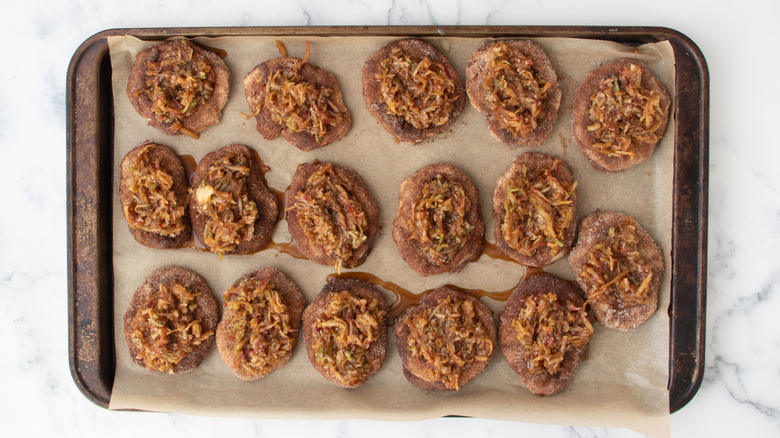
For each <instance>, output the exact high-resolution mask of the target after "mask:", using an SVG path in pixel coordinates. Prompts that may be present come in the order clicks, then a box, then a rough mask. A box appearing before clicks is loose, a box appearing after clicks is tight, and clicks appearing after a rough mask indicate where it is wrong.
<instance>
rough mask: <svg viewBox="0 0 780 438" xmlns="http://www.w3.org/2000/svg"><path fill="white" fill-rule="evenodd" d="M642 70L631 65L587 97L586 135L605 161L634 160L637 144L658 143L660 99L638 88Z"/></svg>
mask: <svg viewBox="0 0 780 438" xmlns="http://www.w3.org/2000/svg"><path fill="white" fill-rule="evenodd" d="M641 82H642V69H641V68H640V67H639V66H637V65H635V64H630V65H628V66H626V67H623V68H622V69H621V70H620V72H619V74H618V75H617V76H610V77H608V78H605V79H603V80H602V81H601V83H600V84H599V89H598V90H597V91H596V92H595V93H594V94H593V95H592V96H591V97H590V102H591V103H590V108H589V111H588V122H589V123H590V124H589V125H588V127H587V130H588V132H590V134H591V136H593V139H594V141H595V144H594V147H595V148H596V150H597V151H599V152H600V153H601V154H604V155H606V156H608V157H628V158H630V157H633V156H634V151H635V149H636V145H637V144H646V143H652V144H655V143H656V142H657V141H658V140H659V134H660V133H658V132H657V131H658V129H659V128H660V127H661V125H662V124H663V120H664V110H663V109H662V108H661V96H660V95H659V94H658V93H657V92H655V91H649V90H645V89H644V88H642V86H641Z"/></svg>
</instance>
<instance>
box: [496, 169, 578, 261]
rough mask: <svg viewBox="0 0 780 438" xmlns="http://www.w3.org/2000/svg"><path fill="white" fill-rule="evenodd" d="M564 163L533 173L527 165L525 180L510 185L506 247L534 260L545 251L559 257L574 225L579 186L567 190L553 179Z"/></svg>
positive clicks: (511, 180) (506, 203) (520, 178)
mask: <svg viewBox="0 0 780 438" xmlns="http://www.w3.org/2000/svg"><path fill="white" fill-rule="evenodd" d="M561 163H562V161H561V160H555V162H554V163H553V165H552V166H551V167H550V168H544V167H539V168H537V169H535V170H532V171H529V170H528V169H527V168H526V166H525V165H523V174H522V176H518V177H517V178H508V179H507V181H506V191H507V196H506V200H505V201H504V213H505V214H504V222H503V223H502V224H501V232H502V234H503V237H504V240H505V241H506V243H507V244H508V245H509V246H510V247H511V248H512V249H514V250H516V251H518V252H520V253H521V254H523V255H525V256H528V257H533V256H534V254H536V252H537V251H539V250H540V248H545V247H546V248H547V249H548V251H549V253H550V255H551V256H554V255H556V254H558V252H559V251H561V248H562V247H563V240H564V235H565V233H566V230H567V229H568V228H569V227H571V226H572V225H573V222H574V208H573V202H574V196H575V194H576V190H577V182H576V181H575V182H574V183H573V184H571V185H570V186H566V185H564V183H562V182H561V181H559V180H558V179H557V178H556V177H555V176H553V172H555V170H556V168H557V166H559V165H560V164H561Z"/></svg>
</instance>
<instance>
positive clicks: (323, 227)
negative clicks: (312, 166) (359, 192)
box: [290, 163, 368, 273]
mask: <svg viewBox="0 0 780 438" xmlns="http://www.w3.org/2000/svg"><path fill="white" fill-rule="evenodd" d="M351 191H352V184H351V183H350V182H349V181H347V180H344V179H342V178H341V177H339V176H338V175H337V174H336V172H334V171H333V165H332V164H331V163H327V164H326V165H324V166H322V167H321V168H320V169H319V170H317V171H316V172H314V173H313V174H312V175H311V176H310V177H309V179H308V180H306V184H305V185H304V187H303V189H302V190H300V191H298V193H296V194H295V199H294V201H295V202H294V204H293V206H292V207H290V209H295V210H296V211H297V220H298V225H300V227H301V229H302V230H303V232H304V234H305V235H306V237H307V238H308V239H309V241H310V242H311V243H312V244H313V245H315V246H318V247H320V248H322V249H323V250H324V251H325V252H326V253H327V254H328V255H330V256H332V257H333V258H334V259H335V268H336V271H337V272H339V273H341V267H342V264H343V263H344V262H345V261H347V260H349V259H350V258H351V257H352V254H353V251H354V250H356V249H357V248H358V247H360V245H361V244H362V243H363V242H365V240H366V238H367V237H366V234H365V230H366V229H367V228H368V222H367V220H366V214H365V212H364V211H363V207H362V206H361V205H360V202H358V200H357V199H356V198H355V197H354V196H353V195H352V194H351V193H350V192H351Z"/></svg>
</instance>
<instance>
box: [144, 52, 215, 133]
mask: <svg viewBox="0 0 780 438" xmlns="http://www.w3.org/2000/svg"><path fill="white" fill-rule="evenodd" d="M214 79H215V78H214V73H213V72H212V69H211V65H210V64H209V63H208V62H207V61H206V59H204V58H203V57H202V56H198V55H195V54H194V46H193V44H192V43H191V42H190V41H187V40H180V43H179V44H177V46H176V50H175V51H173V52H165V53H164V54H162V56H157V57H152V58H151V59H150V60H149V61H148V62H147V63H146V87H145V89H144V91H145V92H146V95H147V96H148V97H149V99H150V100H151V101H152V112H153V113H154V115H155V117H156V118H157V120H158V121H160V122H163V123H170V124H173V127H174V129H177V130H180V129H181V128H182V127H181V119H183V118H185V117H188V116H190V115H192V113H193V112H195V110H196V108H197V107H198V105H201V104H203V103H204V102H205V101H206V100H208V99H209V98H210V97H211V93H212V92H213V91H214Z"/></svg>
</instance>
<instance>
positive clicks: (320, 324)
mask: <svg viewBox="0 0 780 438" xmlns="http://www.w3.org/2000/svg"><path fill="white" fill-rule="evenodd" d="M385 315H386V312H385V311H384V310H380V308H379V302H378V301H377V299H376V298H374V299H371V300H367V299H365V298H360V297H358V296H356V295H354V294H352V293H350V292H349V291H346V290H343V291H339V292H331V293H329V294H328V295H327V297H326V298H325V303H324V311H323V312H322V314H320V315H319V316H317V318H316V319H315V320H314V327H312V333H313V335H314V336H313V338H312V349H313V350H314V351H315V352H316V353H315V360H316V361H317V364H318V365H320V366H321V367H323V368H324V369H326V370H328V371H330V373H331V374H332V375H333V376H335V377H336V378H337V379H338V380H339V381H341V383H343V384H344V385H346V386H355V385H357V384H358V383H360V382H362V381H363V380H364V379H365V377H366V375H368V374H369V373H371V372H373V371H374V370H376V369H378V368H379V367H380V366H381V364H382V358H381V357H372V358H369V355H368V350H369V349H370V348H371V345H372V344H373V343H374V342H376V340H377V339H378V338H379V335H380V333H379V327H380V326H381V325H383V321H384V318H385Z"/></svg>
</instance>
